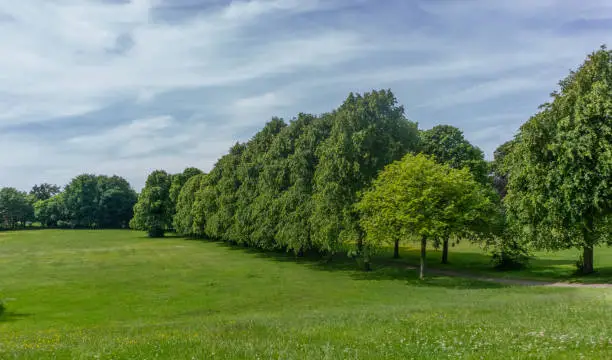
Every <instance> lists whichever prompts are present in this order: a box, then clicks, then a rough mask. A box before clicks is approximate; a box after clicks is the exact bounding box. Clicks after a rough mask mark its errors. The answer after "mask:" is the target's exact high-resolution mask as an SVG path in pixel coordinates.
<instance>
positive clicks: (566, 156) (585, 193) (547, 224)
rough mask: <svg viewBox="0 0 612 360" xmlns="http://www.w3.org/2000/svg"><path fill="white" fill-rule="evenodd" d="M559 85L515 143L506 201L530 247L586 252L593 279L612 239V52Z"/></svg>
mask: <svg viewBox="0 0 612 360" xmlns="http://www.w3.org/2000/svg"><path fill="white" fill-rule="evenodd" d="M559 85H560V89H559V90H558V91H555V92H553V93H552V94H551V96H552V101H551V102H549V103H546V104H543V105H542V106H541V107H540V112H539V113H537V114H536V115H534V116H533V117H532V118H531V119H529V121H527V123H525V124H524V125H523V126H522V127H521V128H520V130H519V133H518V134H517V136H516V138H515V142H514V145H513V147H512V151H511V152H510V154H509V155H508V156H509V157H510V159H509V164H510V165H509V179H508V194H507V195H506V197H505V203H506V206H507V210H508V217H509V221H510V222H511V224H512V225H513V227H514V229H515V230H516V232H517V233H518V234H520V236H521V239H522V241H523V242H524V243H526V244H530V245H533V246H534V247H536V248H540V249H549V250H556V249H565V248H571V247H577V248H582V251H583V254H582V259H581V261H580V262H579V263H578V264H579V270H581V271H582V273H584V274H588V273H591V272H593V249H594V247H595V246H596V245H598V244H601V243H604V242H606V241H609V240H610V237H611V235H610V234H612V231H611V230H612V229H611V228H610V223H611V221H610V217H611V216H612V181H610V179H612V53H611V52H610V51H608V50H607V49H606V48H605V47H602V48H601V49H600V50H598V51H596V52H593V53H591V54H590V55H589V56H588V57H587V58H586V60H585V62H584V63H583V64H582V65H581V66H580V67H579V68H578V69H577V70H576V71H572V72H570V74H569V75H568V76H567V77H566V78H565V79H563V80H561V81H560V83H559Z"/></svg>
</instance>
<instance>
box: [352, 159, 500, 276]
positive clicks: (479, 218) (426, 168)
mask: <svg viewBox="0 0 612 360" xmlns="http://www.w3.org/2000/svg"><path fill="white" fill-rule="evenodd" d="M487 192H488V191H487V189H486V188H485V187H483V186H482V185H481V184H479V183H478V182H477V181H476V180H475V179H474V177H473V175H472V174H471V173H470V171H469V170H468V169H467V168H463V169H460V170H459V169H453V168H451V167H450V166H449V165H448V164H440V163H438V162H436V161H434V160H433V158H431V157H428V156H427V155H423V154H419V155H412V154H408V155H406V156H405V157H404V158H403V159H402V160H401V161H396V162H394V163H393V164H391V165H388V166H387V167H385V169H384V171H382V172H381V174H380V175H379V176H378V178H377V179H376V180H375V181H374V184H373V186H372V188H370V189H369V190H368V191H366V192H365V193H364V195H363V198H362V199H361V201H360V202H359V203H358V205H357V208H358V209H359V210H360V211H361V213H362V215H363V216H362V218H361V225H362V227H363V228H364V230H365V231H366V244H367V246H368V247H370V248H376V247H377V246H379V244H381V243H383V242H394V241H395V240H396V239H397V238H398V237H402V238H415V237H417V238H418V239H420V242H421V269H420V277H421V278H423V277H424V276H425V265H426V264H425V256H426V249H427V242H428V241H429V240H432V239H435V238H436V237H439V236H442V235H447V234H454V235H459V236H465V235H470V234H471V233H473V232H474V231H479V230H480V229H481V228H482V224H488V223H491V222H493V221H494V220H495V217H496V213H495V205H494V204H493V203H492V202H491V198H490V196H489V194H488V193H487Z"/></svg>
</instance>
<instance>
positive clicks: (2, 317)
mask: <svg viewBox="0 0 612 360" xmlns="http://www.w3.org/2000/svg"><path fill="white" fill-rule="evenodd" d="M30 316H33V314H26V313H18V312H13V311H5V312H3V313H2V314H0V323H3V322H15V321H19V320H21V319H24V318H27V317H30Z"/></svg>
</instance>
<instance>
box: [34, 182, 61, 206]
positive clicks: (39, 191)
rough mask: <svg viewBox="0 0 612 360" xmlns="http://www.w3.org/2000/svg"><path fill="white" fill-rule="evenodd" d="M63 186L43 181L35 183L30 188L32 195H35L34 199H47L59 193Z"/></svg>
mask: <svg viewBox="0 0 612 360" xmlns="http://www.w3.org/2000/svg"><path fill="white" fill-rule="evenodd" d="M60 192H61V188H60V187H59V186H57V185H53V184H48V183H42V184H40V185H34V186H33V187H32V190H30V195H32V196H33V198H34V201H35V202H36V201H41V200H47V199H50V198H52V197H53V196H55V195H57V194H59V193H60Z"/></svg>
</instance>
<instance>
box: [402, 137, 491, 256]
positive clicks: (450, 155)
mask: <svg viewBox="0 0 612 360" xmlns="http://www.w3.org/2000/svg"><path fill="white" fill-rule="evenodd" d="M421 151H422V152H423V153H425V154H427V155H432V156H434V158H435V159H436V161H438V162H441V163H445V164H448V165H450V167H452V168H454V169H461V168H463V167H467V168H468V169H470V171H471V172H472V175H474V178H475V179H476V180H477V181H478V182H480V183H481V184H483V185H488V184H490V180H489V166H488V164H487V162H486V161H485V159H484V153H483V152H482V150H481V149H479V148H478V147H476V146H474V145H472V144H471V143H470V142H469V141H467V139H465V137H464V136H463V132H462V131H461V130H459V129H458V128H456V127H454V126H451V125H436V126H434V127H433V128H431V129H429V130H425V131H422V132H421ZM441 240H442V263H443V264H447V263H448V246H449V236H448V235H443V236H442V238H441ZM394 257H399V254H398V246H397V243H396V244H395V253H394Z"/></svg>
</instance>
